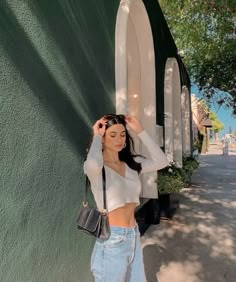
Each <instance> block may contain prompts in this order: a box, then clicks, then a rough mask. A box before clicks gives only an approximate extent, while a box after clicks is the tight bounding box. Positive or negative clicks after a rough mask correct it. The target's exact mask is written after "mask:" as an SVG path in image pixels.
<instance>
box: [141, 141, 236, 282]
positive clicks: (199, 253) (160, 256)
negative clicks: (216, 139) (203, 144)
mask: <svg viewBox="0 0 236 282" xmlns="http://www.w3.org/2000/svg"><path fill="white" fill-rule="evenodd" d="M199 160H200V163H201V165H200V168H199V169H198V170H197V171H196V172H195V174H194V175H193V178H192V182H193V184H192V186H191V187H190V188H185V189H183V191H182V193H181V199H180V209H179V210H178V211H177V213H176V215H175V216H174V218H173V219H172V220H171V221H161V223H160V224H159V225H153V226H151V227H150V228H149V229H148V230H147V232H146V233H145V234H144V236H143V237H142V239H141V240H142V246H143V253H144V263H145V270H146V275H147V281H148V282H154V281H155V282H156V281H157V278H158V282H199V281H202V282H218V281H228V282H234V281H236V242H235V241H236V151H234V150H231V151H230V155H229V156H223V155H222V150H219V148H217V147H215V146H214V145H212V146H211V148H210V151H209V152H208V153H207V154H206V155H201V156H200V157H199Z"/></svg>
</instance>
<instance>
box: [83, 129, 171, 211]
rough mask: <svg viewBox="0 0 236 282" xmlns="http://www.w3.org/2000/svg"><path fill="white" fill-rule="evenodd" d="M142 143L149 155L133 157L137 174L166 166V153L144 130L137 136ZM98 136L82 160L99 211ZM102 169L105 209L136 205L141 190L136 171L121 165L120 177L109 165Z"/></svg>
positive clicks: (99, 172)
mask: <svg viewBox="0 0 236 282" xmlns="http://www.w3.org/2000/svg"><path fill="white" fill-rule="evenodd" d="M138 136H139V138H140V139H141V140H142V142H143V143H144V145H145V146H146V147H147V149H148V151H149V154H150V157H149V158H142V157H136V158H135V160H136V161H137V162H140V163H141V167H142V169H141V173H145V172H151V171H156V170H159V169H161V168H163V167H165V166H167V165H168V160H167V158H166V155H165V154H164V152H163V151H162V150H161V148H160V147H159V146H158V145H157V144H156V143H155V142H154V141H153V140H152V138H151V137H150V136H149V135H148V134H147V132H146V131H145V130H144V131H142V132H141V133H140V134H139V135H138ZM103 165H104V164H103V155H102V137H101V136H100V135H96V136H94V137H93V141H92V144H91V147H90V150H89V153H88V156H87V160H86V161H85V162H84V173H85V174H87V176H88V178H89V180H90V182H91V189H92V192H93V195H94V199H95V201H96V204H97V207H98V209H99V210H103V190H102V167H103ZM104 167H105V172H106V196H107V209H108V212H111V211H113V210H115V209H117V208H119V207H122V206H124V205H125V204H127V203H136V204H137V205H139V203H140V202H139V196H140V192H141V181H140V178H139V175H138V172H137V171H136V170H133V169H131V168H130V167H129V166H128V165H127V164H125V176H124V177H123V176H121V175H120V174H118V173H117V172H116V171H114V170H113V169H112V168H110V167H108V166H106V165H104Z"/></svg>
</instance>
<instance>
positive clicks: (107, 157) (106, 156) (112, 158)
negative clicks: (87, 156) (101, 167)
mask: <svg viewBox="0 0 236 282" xmlns="http://www.w3.org/2000/svg"><path fill="white" fill-rule="evenodd" d="M103 160H104V162H107V163H119V162H120V159H119V154H118V153H117V152H111V151H106V150H104V151H103Z"/></svg>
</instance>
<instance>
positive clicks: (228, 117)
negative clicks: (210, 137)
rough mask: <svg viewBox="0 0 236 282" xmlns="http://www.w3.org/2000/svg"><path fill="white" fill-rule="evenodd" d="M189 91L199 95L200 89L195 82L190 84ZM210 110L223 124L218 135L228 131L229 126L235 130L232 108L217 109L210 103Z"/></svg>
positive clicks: (235, 123) (235, 121)
mask: <svg viewBox="0 0 236 282" xmlns="http://www.w3.org/2000/svg"><path fill="white" fill-rule="evenodd" d="M191 93H192V94H195V95H196V96H197V97H201V94H200V91H199V90H198V88H197V86H196V85H195V84H192V87H191ZM211 110H212V111H213V112H215V113H216V115H217V117H218V119H219V120H220V121H221V122H222V123H223V124H224V129H223V130H222V131H221V132H220V134H219V136H220V137H222V136H223V135H224V134H225V133H229V128H230V127H231V129H232V131H236V117H233V116H232V109H230V108H229V109H227V108H225V107H223V106H222V107H220V109H218V107H217V106H216V105H215V106H214V105H212V107H211Z"/></svg>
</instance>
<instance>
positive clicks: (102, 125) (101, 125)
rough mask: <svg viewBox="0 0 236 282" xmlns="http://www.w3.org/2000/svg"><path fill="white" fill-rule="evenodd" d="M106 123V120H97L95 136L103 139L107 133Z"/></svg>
mask: <svg viewBox="0 0 236 282" xmlns="http://www.w3.org/2000/svg"><path fill="white" fill-rule="evenodd" d="M106 123H107V121H106V119H105V118H101V119H99V120H97V121H96V122H95V124H94V125H93V135H94V136H95V135H100V136H102V137H103V136H104V134H105V131H106Z"/></svg>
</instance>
